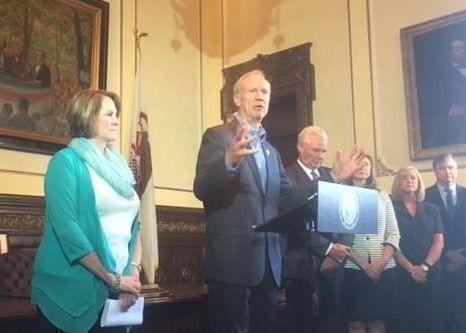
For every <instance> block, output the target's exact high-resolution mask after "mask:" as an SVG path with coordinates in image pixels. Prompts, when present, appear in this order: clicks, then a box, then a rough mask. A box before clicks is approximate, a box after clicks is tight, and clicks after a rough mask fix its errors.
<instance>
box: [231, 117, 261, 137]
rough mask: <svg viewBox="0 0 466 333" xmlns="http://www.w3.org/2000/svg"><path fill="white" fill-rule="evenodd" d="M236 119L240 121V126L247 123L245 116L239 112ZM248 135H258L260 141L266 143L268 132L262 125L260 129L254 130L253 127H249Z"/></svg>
mask: <svg viewBox="0 0 466 333" xmlns="http://www.w3.org/2000/svg"><path fill="white" fill-rule="evenodd" d="M235 119H236V120H237V121H238V123H239V124H241V123H243V122H246V120H245V119H244V118H243V116H242V115H241V113H239V112H238V113H237V114H236V115H235ZM248 135H249V136H253V135H257V137H258V138H259V141H261V142H263V141H265V138H266V137H267V132H266V131H265V129H264V127H262V125H260V127H259V128H258V129H253V128H252V127H251V126H249V130H248Z"/></svg>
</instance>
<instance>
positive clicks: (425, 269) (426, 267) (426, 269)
mask: <svg viewBox="0 0 466 333" xmlns="http://www.w3.org/2000/svg"><path fill="white" fill-rule="evenodd" d="M420 266H421V269H422V270H423V271H424V272H426V273H427V272H428V271H429V269H430V267H429V266H428V265H426V264H424V263H423V264H421V265H420Z"/></svg>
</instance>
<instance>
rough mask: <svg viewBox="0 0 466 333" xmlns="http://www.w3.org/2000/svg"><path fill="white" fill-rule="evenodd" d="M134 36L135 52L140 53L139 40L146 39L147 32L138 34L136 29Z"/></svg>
mask: <svg viewBox="0 0 466 333" xmlns="http://www.w3.org/2000/svg"><path fill="white" fill-rule="evenodd" d="M134 36H135V38H136V50H139V51H140V49H141V38H144V37H147V36H149V34H148V33H147V32H141V33H139V30H138V29H137V28H136V29H134Z"/></svg>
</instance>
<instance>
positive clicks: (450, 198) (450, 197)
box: [445, 187, 453, 209]
mask: <svg viewBox="0 0 466 333" xmlns="http://www.w3.org/2000/svg"><path fill="white" fill-rule="evenodd" d="M445 193H446V194H447V195H446V198H445V199H446V202H447V209H451V208H453V194H452V190H451V188H448V187H445Z"/></svg>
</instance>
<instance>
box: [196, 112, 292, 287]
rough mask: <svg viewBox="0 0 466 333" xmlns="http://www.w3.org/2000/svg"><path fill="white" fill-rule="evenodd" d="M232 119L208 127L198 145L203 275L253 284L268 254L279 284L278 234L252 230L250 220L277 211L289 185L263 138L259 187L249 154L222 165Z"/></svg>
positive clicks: (233, 129) (233, 123) (253, 222)
mask: <svg viewBox="0 0 466 333" xmlns="http://www.w3.org/2000/svg"><path fill="white" fill-rule="evenodd" d="M237 127H238V121H237V120H236V119H234V120H232V121H231V122H228V123H226V124H223V125H220V126H216V127H212V128H209V129H208V130H207V131H206V132H205V133H204V136H203V138H202V143H201V148H200V150H199V155H198V161H197V168H196V177H195V179H194V194H195V195H196V197H197V198H198V199H200V200H202V201H203V203H204V210H205V214H206V219H207V227H206V237H207V239H206V253H205V274H206V278H207V279H213V280H216V281H221V282H226V283H232V284H238V285H245V286H255V285H258V284H259V283H260V282H261V281H262V278H263V276H264V272H265V260H266V256H267V257H268V259H269V261H270V264H271V267H272V271H273V275H274V278H275V280H276V282H277V284H279V285H280V283H281V261H282V259H281V252H280V242H279V236H278V234H275V233H264V232H255V231H253V229H252V226H253V225H256V224H261V223H264V222H265V221H266V220H268V219H270V218H272V217H274V216H276V215H277V214H278V205H279V201H280V199H281V198H282V197H286V196H287V195H288V194H289V193H290V192H291V184H290V183H289V181H288V177H287V176H286V172H285V169H284V168H283V166H282V162H281V159H280V155H279V154H278V151H277V150H276V149H275V148H273V147H272V146H271V145H270V144H269V143H268V142H267V141H265V142H264V143H263V148H264V155H265V159H266V164H267V184H266V187H265V191H264V190H263V187H262V185H261V178H260V174H259V171H258V168H257V165H256V162H255V157H254V156H248V157H247V158H244V159H243V160H242V161H241V162H240V163H239V165H238V170H237V171H231V170H230V171H229V170H228V169H227V167H226V165H225V152H226V150H227V149H228V147H230V146H231V145H232V143H233V140H234V138H235V134H236V129H237Z"/></svg>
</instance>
